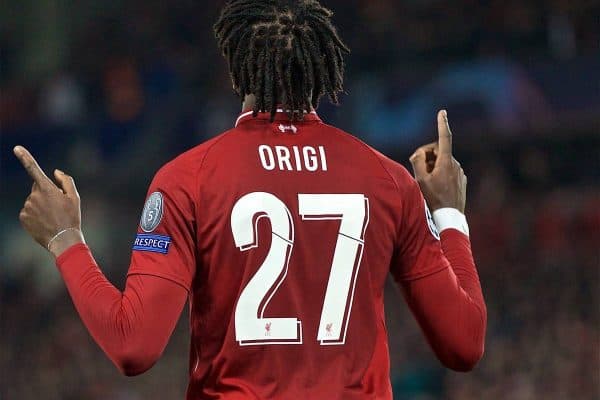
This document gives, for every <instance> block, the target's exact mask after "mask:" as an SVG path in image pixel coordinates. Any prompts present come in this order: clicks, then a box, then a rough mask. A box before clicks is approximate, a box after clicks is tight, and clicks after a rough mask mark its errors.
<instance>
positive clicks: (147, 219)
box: [140, 192, 163, 233]
mask: <svg viewBox="0 0 600 400" xmlns="http://www.w3.org/2000/svg"><path fill="white" fill-rule="evenodd" d="M162 216H163V195H162V193H160V192H154V193H152V194H151V195H150V196H149V197H148V200H146V204H145V205H144V211H143V212H142V218H141V219H140V227H141V228H142V230H143V231H144V232H146V233H150V232H153V231H154V230H155V229H156V227H157V226H158V224H160V221H161V220H162Z"/></svg>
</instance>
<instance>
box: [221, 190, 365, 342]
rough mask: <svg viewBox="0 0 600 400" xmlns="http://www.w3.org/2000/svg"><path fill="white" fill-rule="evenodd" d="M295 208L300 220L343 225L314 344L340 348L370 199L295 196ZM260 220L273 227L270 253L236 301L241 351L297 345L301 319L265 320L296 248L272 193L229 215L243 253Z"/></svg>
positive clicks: (247, 199) (247, 200)
mask: <svg viewBox="0 0 600 400" xmlns="http://www.w3.org/2000/svg"><path fill="white" fill-rule="evenodd" d="M298 203H299V204H298V206H299V210H300V214H301V215H302V219H303V220H339V221H341V222H340V230H339V232H338V238H337V242H336V246H335V249H334V254H333V262H332V265H331V272H330V275H329V281H328V283H327V290H326V293H325V300H324V302H323V309H322V311H321V321H320V324H319V330H318V334H317V340H318V341H319V342H320V343H321V344H322V345H331V344H344V342H345V340H346V331H347V328H348V321H349V319H350V313H351V311H352V303H353V299H354V289H355V287H356V277H357V276H358V270H359V268H360V263H361V260H362V253H363V247H364V236H365V231H366V229H367V225H368V223H369V200H368V199H367V198H366V197H365V196H364V195H362V194H299V195H298ZM263 217H266V218H269V220H270V222H271V227H272V232H271V238H272V243H271V248H270V249H269V253H268V254H267V257H266V258H265V260H264V261H263V263H262V265H261V266H260V268H259V269H258V271H257V272H256V274H255V275H254V276H253V277H252V279H251V280H250V282H248V284H247V285H246V287H245V288H244V290H243V291H242V294H241V295H240V298H239V299H238V303H237V306H236V309H235V333H236V340H237V341H238V342H239V343H240V345H242V346H244V345H256V344H301V343H302V322H301V321H300V320H298V319H297V318H265V317H264V313H265V309H266V308H267V306H268V304H269V302H270V301H271V299H272V298H273V296H274V295H275V293H276V292H277V290H278V289H279V287H280V286H281V284H282V282H283V281H284V279H285V277H286V275H287V271H288V264H289V261H290V257H291V254H292V248H293V245H294V222H293V219H292V216H291V214H290V211H289V209H288V208H287V206H286V205H285V204H284V203H283V202H282V201H281V200H280V199H278V198H277V197H276V196H274V195H272V194H270V193H264V192H255V193H250V194H248V195H246V196H244V197H242V198H241V199H240V200H239V201H238V202H237V203H236V204H235V206H234V207H233V211H232V213H231V229H232V232H233V237H234V241H235V245H236V246H237V247H238V248H239V249H240V250H241V251H247V250H250V249H252V248H255V247H258V238H257V236H258V235H257V232H256V229H257V225H258V220H259V219H260V218H263Z"/></svg>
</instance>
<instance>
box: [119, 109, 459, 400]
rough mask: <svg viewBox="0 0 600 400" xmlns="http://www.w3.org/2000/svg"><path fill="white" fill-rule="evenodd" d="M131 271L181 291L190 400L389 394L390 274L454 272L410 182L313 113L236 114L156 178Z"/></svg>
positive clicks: (400, 277) (347, 397) (412, 276)
mask: <svg viewBox="0 0 600 400" xmlns="http://www.w3.org/2000/svg"><path fill="white" fill-rule="evenodd" d="M148 193H149V197H148V200H147V202H146V206H145V208H144V212H143V216H142V220H141V222H140V230H139V233H138V237H137V238H136V242H135V247H134V250H135V251H134V253H133V260H132V267H131V269H130V272H129V274H130V275H131V274H149V275H155V276H159V277H162V278H165V279H169V280H172V281H174V282H177V283H178V284H180V285H182V286H184V287H185V288H186V289H188V290H189V292H190V305H191V311H190V319H191V354H190V382H189V387H188V399H252V398H258V399H300V398H304V399H344V400H350V399H361V400H362V399H366V398H369V399H371V398H373V399H375V398H376V399H391V398H392V392H391V385H390V379H389V355H388V345H387V332H386V327H385V319H384V306H383V293H384V284H385V280H386V277H387V275H388V273H390V272H391V273H392V274H393V275H394V277H395V278H396V279H397V280H405V279H415V278H419V277H422V276H425V275H428V274H432V273H434V272H437V271H440V270H442V269H444V268H448V267H449V264H448V261H447V260H446V258H445V257H444V256H443V254H442V250H441V246H440V242H439V236H438V234H437V231H436V229H435V225H434V224H433V222H432V221H431V218H430V216H429V213H428V211H427V209H426V206H425V202H424V199H423V196H422V195H421V192H420V190H419V187H418V185H417V184H416V182H415V181H414V179H413V178H412V177H411V176H410V174H409V173H408V172H407V171H406V170H405V169H404V168H403V167H402V166H400V165H399V164H397V163H395V162H393V161H391V160H390V159H388V158H386V157H385V156H383V155H381V154H380V153H378V152H377V151H375V150H373V149H372V148H370V147H369V146H367V145H366V144H364V143H362V142H361V141H359V140H358V139H356V138H355V137H353V136H351V135H349V134H347V133H344V132H342V131H340V130H339V129H336V128H334V127H332V126H329V125H326V124H324V123H323V122H322V121H321V120H320V119H319V117H318V116H317V115H316V114H315V113H310V114H307V115H306V117H305V119H304V121H302V122H290V120H289V119H288V118H287V115H286V114H285V113H283V112H278V114H277V116H276V118H275V121H274V122H270V115H268V114H259V115H258V117H256V118H254V117H253V116H252V113H251V112H250V113H245V114H242V115H241V116H240V118H239V119H238V121H237V123H236V127H235V128H234V129H232V130H230V131H228V132H226V133H224V134H222V135H220V136H218V137H216V138H214V139H212V140H210V141H208V142H206V143H204V144H202V145H200V146H198V147H196V148H194V149H192V150H190V151H188V152H186V153H184V154H183V155H181V156H179V157H178V158H176V159H175V160H174V161H172V162H170V163H168V164H167V165H166V166H165V167H163V168H162V169H161V170H160V171H159V172H158V174H157V175H156V177H155V179H154V181H153V183H152V185H151V187H150V190H149V192H148Z"/></svg>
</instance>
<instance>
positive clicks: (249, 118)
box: [235, 108, 321, 127]
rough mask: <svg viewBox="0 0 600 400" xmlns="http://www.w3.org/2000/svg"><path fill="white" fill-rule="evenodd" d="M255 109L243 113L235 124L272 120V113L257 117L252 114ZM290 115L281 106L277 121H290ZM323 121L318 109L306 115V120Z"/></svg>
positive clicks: (276, 115) (260, 114)
mask: <svg viewBox="0 0 600 400" xmlns="http://www.w3.org/2000/svg"><path fill="white" fill-rule="evenodd" d="M252 113H253V111H248V112H245V113H242V114H241V115H240V116H239V117H238V119H237V121H235V126H236V127H237V126H238V125H240V124H241V123H244V122H246V121H252V120H266V121H270V120H271V113H258V115H257V116H256V118H255V117H253V116H252ZM289 120H290V119H289V117H288V115H287V113H286V112H285V111H283V109H281V108H279V109H277V113H276V114H275V121H289ZM305 121H319V122H320V121H321V118H319V116H318V115H317V112H316V111H311V112H309V113H308V114H305V115H304V121H303V122H305Z"/></svg>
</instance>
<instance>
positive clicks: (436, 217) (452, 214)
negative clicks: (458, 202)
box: [433, 207, 469, 236]
mask: <svg viewBox="0 0 600 400" xmlns="http://www.w3.org/2000/svg"><path fill="white" fill-rule="evenodd" d="M433 221H434V222H435V225H436V226H437V228H438V230H439V231H440V233H442V232H443V231H445V230H446V229H456V230H457V231H459V232H462V233H464V234H465V235H467V236H469V225H468V224H467V217H465V214H463V213H461V212H460V211H458V210H457V209H456V208H449V207H447V208H440V209H437V210H435V211H434V212H433Z"/></svg>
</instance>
